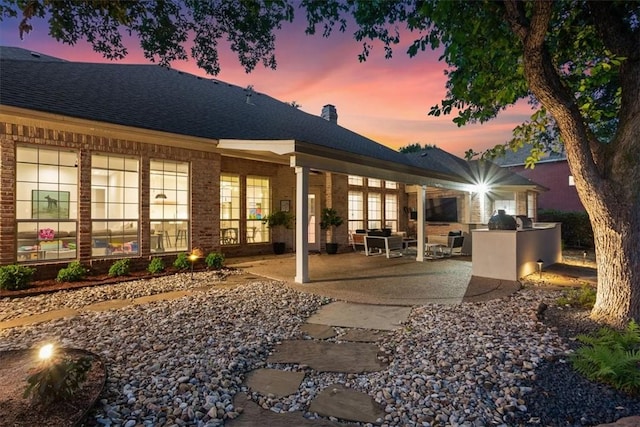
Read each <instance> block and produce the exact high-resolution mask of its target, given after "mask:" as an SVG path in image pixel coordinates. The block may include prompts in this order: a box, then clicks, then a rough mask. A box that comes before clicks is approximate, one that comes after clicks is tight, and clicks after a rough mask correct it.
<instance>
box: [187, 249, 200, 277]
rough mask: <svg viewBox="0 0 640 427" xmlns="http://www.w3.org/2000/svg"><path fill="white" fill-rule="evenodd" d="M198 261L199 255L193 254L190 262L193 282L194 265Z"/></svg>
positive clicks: (190, 256)
mask: <svg viewBox="0 0 640 427" xmlns="http://www.w3.org/2000/svg"><path fill="white" fill-rule="evenodd" d="M197 260H198V254H194V253H192V254H191V255H189V261H191V280H193V264H195V263H196V261H197Z"/></svg>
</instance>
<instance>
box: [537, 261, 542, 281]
mask: <svg viewBox="0 0 640 427" xmlns="http://www.w3.org/2000/svg"><path fill="white" fill-rule="evenodd" d="M536 262H537V263H538V277H539V278H541V279H542V264H544V261H543V260H542V259H541V258H538V261H536Z"/></svg>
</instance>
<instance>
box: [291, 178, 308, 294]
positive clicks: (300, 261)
mask: <svg viewBox="0 0 640 427" xmlns="http://www.w3.org/2000/svg"><path fill="white" fill-rule="evenodd" d="M295 171H296V277H295V279H294V280H295V282H296V283H307V282H309V235H308V229H309V168H308V167H306V166H303V167H301V166H296V168H295Z"/></svg>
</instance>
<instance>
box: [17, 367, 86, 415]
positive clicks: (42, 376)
mask: <svg viewBox="0 0 640 427" xmlns="http://www.w3.org/2000/svg"><path fill="white" fill-rule="evenodd" d="M92 362H93V361H92V359H91V358H90V357H81V358H79V359H78V360H76V361H73V360H69V359H62V360H60V361H54V362H52V363H47V364H46V366H45V367H43V368H42V369H40V370H39V371H37V372H35V373H33V374H32V375H30V376H29V377H28V378H27V383H28V385H27V388H26V390H25V391H24V395H23V397H29V396H30V395H31V396H32V398H33V399H34V400H37V401H39V402H40V403H43V404H45V405H48V404H50V403H53V402H55V401H61V400H66V399H69V398H71V397H72V396H73V395H74V394H76V392H77V391H78V390H80V388H82V384H83V383H84V382H85V381H86V379H87V372H89V369H91V364H92Z"/></svg>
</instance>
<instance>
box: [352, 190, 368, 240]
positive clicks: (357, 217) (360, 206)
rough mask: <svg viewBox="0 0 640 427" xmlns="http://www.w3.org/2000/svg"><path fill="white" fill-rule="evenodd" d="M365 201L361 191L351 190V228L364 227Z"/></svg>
mask: <svg viewBox="0 0 640 427" xmlns="http://www.w3.org/2000/svg"><path fill="white" fill-rule="evenodd" d="M364 228H365V226H364V201H363V195H362V193H361V192H359V191H349V230H350V231H351V232H355V231H356V230H361V229H364Z"/></svg>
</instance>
